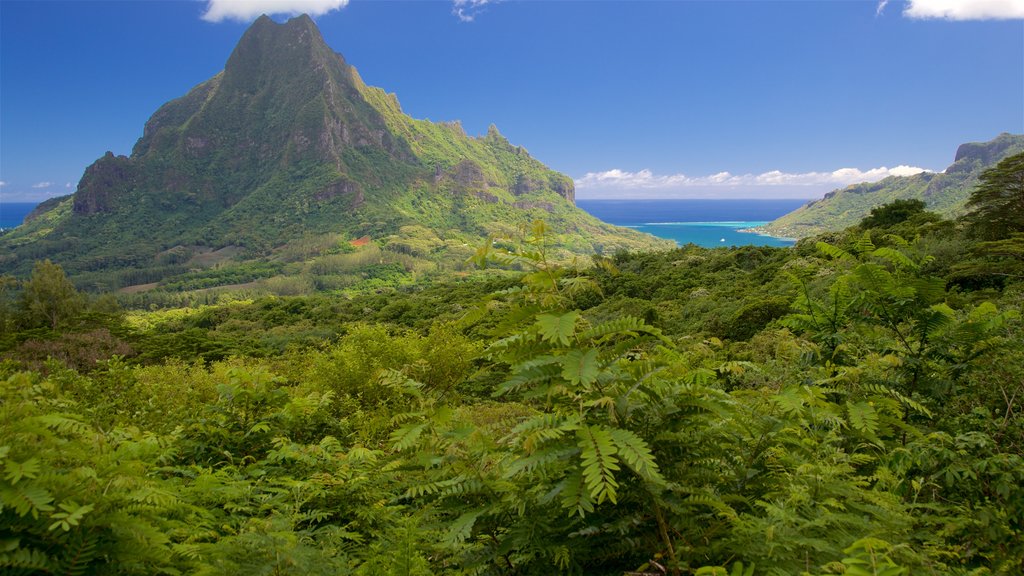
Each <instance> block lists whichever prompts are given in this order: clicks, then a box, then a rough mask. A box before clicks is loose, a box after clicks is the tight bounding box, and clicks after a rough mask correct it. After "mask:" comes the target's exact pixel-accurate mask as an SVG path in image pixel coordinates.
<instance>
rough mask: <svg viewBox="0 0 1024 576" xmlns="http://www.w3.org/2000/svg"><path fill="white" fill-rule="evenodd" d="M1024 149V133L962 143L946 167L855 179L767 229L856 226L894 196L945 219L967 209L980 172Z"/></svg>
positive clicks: (784, 233)
mask: <svg viewBox="0 0 1024 576" xmlns="http://www.w3.org/2000/svg"><path fill="white" fill-rule="evenodd" d="M1022 151H1024V135H1016V134H1006V133H1004V134H1000V135H999V136H998V137H996V138H994V139H993V140H990V141H988V142H970V143H967V144H962V145H961V146H960V147H959V148H958V149H957V151H956V158H955V159H954V161H953V163H952V164H951V165H950V166H949V167H948V168H946V169H945V170H943V171H942V172H937V173H936V172H923V173H921V174H915V175H913V176H890V177H889V178H885V179H884V180H880V181H878V182H874V183H864V184H854V185H851V186H847V187H846V188H842V189H840V190H835V191H833V192H829V193H828V194H826V195H825V197H824V198H822V199H820V200H814V201H812V202H808V203H807V204H806V205H804V206H801V207H800V208H798V209H796V210H794V211H793V212H790V213H789V214H786V215H784V216H781V217H779V218H777V219H775V220H773V221H772V222H770V223H769V224H768V225H767V226H764V227H763V229H762V230H763V231H764V232H766V233H768V234H771V235H773V236H781V237H789V238H804V237H807V236H813V235H815V234H820V233H822V232H828V231H836V230H842V229H843V228H846V227H848V226H853V225H854V224H856V223H857V222H859V221H860V220H861V219H862V218H864V217H865V216H867V215H868V213H869V212H870V211H871V209H872V208H874V207H876V206H881V205H883V204H888V203H890V202H893V201H895V200H921V201H923V202H924V203H925V205H926V206H927V208H928V210H930V211H932V212H936V213H938V214H940V215H942V216H945V217H946V218H954V217H957V216H960V215H962V214H963V213H964V212H965V204H966V202H967V198H968V196H969V195H970V191H971V189H973V188H974V186H975V185H976V184H977V182H978V177H979V176H980V175H981V173H982V172H983V171H984V170H986V169H988V168H991V167H992V166H995V165H996V164H997V163H998V162H999V161H1000V160H1002V159H1003V158H1006V157H1007V156H1011V155H1013V154H1016V153H1019V152H1022Z"/></svg>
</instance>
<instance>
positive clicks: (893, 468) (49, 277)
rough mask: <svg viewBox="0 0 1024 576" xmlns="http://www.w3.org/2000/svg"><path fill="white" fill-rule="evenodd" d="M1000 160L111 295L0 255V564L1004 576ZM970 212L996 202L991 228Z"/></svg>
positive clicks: (980, 212) (1010, 290) (1019, 229)
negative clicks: (853, 186)
mask: <svg viewBox="0 0 1024 576" xmlns="http://www.w3.org/2000/svg"><path fill="white" fill-rule="evenodd" d="M1022 162H1024V157H1022V156H1021V155H1018V156H1017V157H1014V158H1011V159H1008V160H1007V161H1004V162H1003V163H1001V164H1000V166H999V168H998V169H994V170H991V171H989V172H987V173H986V176H985V177H984V178H983V179H982V180H983V185H982V186H980V187H979V188H978V189H977V190H976V191H975V194H974V196H973V200H972V206H973V209H974V212H973V213H972V214H973V215H974V217H973V218H970V219H967V220H963V221H957V222H953V221H947V220H943V219H942V218H940V217H938V216H936V215H934V214H929V213H927V212H925V211H923V210H922V209H921V207H920V206H911V207H909V209H908V207H907V206H905V205H899V204H897V205H890V206H884V207H880V208H877V209H876V210H875V211H873V213H872V214H871V218H869V219H868V220H866V221H865V222H864V223H862V224H861V225H859V226H856V227H852V228H850V229H847V230H846V231H844V232H842V233H836V234H833V235H831V236H828V237H820V238H817V239H812V240H807V241H803V242H801V243H799V244H798V245H797V246H796V247H795V248H792V249H775V248H753V247H744V248H718V249H701V248H697V247H693V246H687V247H684V248H680V249H677V250H673V251H667V252H660V253H619V254H617V255H615V256H614V257H596V258H595V259H594V260H593V263H592V265H590V264H587V265H586V266H584V265H579V266H576V267H573V266H564V265H558V264H554V263H552V262H551V261H550V260H549V257H548V256H549V255H548V239H549V237H550V234H551V231H550V230H549V229H548V228H547V226H546V225H545V224H544V223H540V222H538V223H536V224H535V225H534V227H533V228H532V230H531V236H530V241H529V242H526V243H524V244H522V245H520V246H509V247H507V248H503V247H500V246H499V247H495V246H493V245H492V244H490V243H487V244H485V245H483V246H482V247H481V248H480V249H479V250H478V251H477V254H476V257H475V260H476V264H477V265H478V266H481V267H484V266H485V267H487V268H488V269H489V270H492V272H489V273H488V272H486V271H485V272H483V273H482V274H489V275H490V279H474V280H468V279H464V280H461V281H459V280H456V279H452V280H451V281H450V282H449V283H442V284H434V285H430V286H423V287H419V288H408V289H397V290H387V291H381V293H375V292H374V291H367V292H364V293H361V294H359V295H353V296H351V297H349V298H346V297H341V296H337V295H334V296H330V295H320V296H309V297H289V298H282V297H264V298H259V299H255V300H238V301H234V302H230V303H222V304H214V305H206V306H198V307H192V308H183V309H167V310H156V311H151V310H146V311H142V310H135V311H128V312H125V311H123V310H121V309H120V308H119V307H118V305H117V302H116V301H115V300H114V299H113V298H112V297H110V296H104V297H94V296H93V297H86V296H84V295H82V294H81V293H79V292H77V291H76V290H75V288H74V287H73V285H72V284H71V283H70V282H68V281H67V279H66V277H65V276H64V273H63V271H62V270H61V269H60V267H59V266H56V265H53V264H51V263H49V262H40V263H38V264H37V265H36V267H35V269H34V271H33V274H32V276H31V278H30V279H29V280H27V281H25V282H16V281H14V280H13V279H11V278H9V277H5V278H4V281H3V282H2V283H0V286H2V288H3V292H2V296H3V298H2V300H0V302H2V303H3V308H2V309H0V312H2V314H0V322H2V326H3V330H2V333H3V340H2V349H3V352H2V355H3V358H4V359H3V361H2V363H0V377H2V380H0V382H2V384H0V386H2V392H0V398H2V400H0V469H2V471H3V473H2V475H0V504H2V507H0V543H2V547H0V566H2V567H3V570H4V573H6V574H186V573H187V574H297V575H298V574H366V575H370V574H372V575H378V574H395V575H412V574H608V575H622V574H626V573H640V574H705V575H706V574H849V575H864V574H875V575H882V574H886V575H897V574H962V575H967V574H971V575H981V574H1007V575H1011V574H1020V573H1021V572H1022V570H1024V538H1022V530H1024V461H1022V451H1024V416H1022V413H1021V402H1022V401H1024V356H1022V352H1021V350H1024V325H1022V322H1021V316H1020V313H1021V308H1022V306H1024V254H1022V251H1021V246H1024V218H1022V216H1024V209H1022V205H1020V204H1019V203H1018V200H1017V198H1018V196H1019V194H1020V191H1021V187H1020V182H1021V181H1024V180H1022V179H1021V176H1022V175H1024V164H1022ZM986 211H994V212H995V213H998V214H1005V215H1007V217H1006V218H1003V219H1001V220H999V221H998V222H997V221H994V220H992V219H990V218H986V217H985V214H986Z"/></svg>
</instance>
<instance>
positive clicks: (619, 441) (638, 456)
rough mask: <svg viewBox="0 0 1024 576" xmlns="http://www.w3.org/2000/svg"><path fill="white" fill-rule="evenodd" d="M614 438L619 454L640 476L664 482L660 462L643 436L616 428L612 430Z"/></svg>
mask: <svg viewBox="0 0 1024 576" xmlns="http://www.w3.org/2000/svg"><path fill="white" fill-rule="evenodd" d="M611 436H612V440H614V441H615V447H616V448H617V449H618V453H619V456H620V457H621V458H622V460H624V461H625V462H626V465H627V466H629V467H630V469H631V470H633V471H634V472H636V473H637V475H638V476H640V477H641V478H643V479H644V480H647V481H648V482H653V483H656V484H663V483H664V482H665V479H664V478H662V477H661V473H660V472H658V464H657V462H655V461H654V454H652V453H651V448H650V447H649V446H648V445H647V442H645V441H644V439H643V438H641V437H639V436H637V435H636V434H634V433H633V432H632V431H630V430H623V429H621V428H615V429H613V430H612V431H611Z"/></svg>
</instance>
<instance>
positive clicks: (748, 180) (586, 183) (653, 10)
mask: <svg viewBox="0 0 1024 576" xmlns="http://www.w3.org/2000/svg"><path fill="white" fill-rule="evenodd" d="M295 7H299V9H302V10H306V11H316V12H320V14H319V15H317V16H315V19H316V21H317V23H318V25H319V26H320V28H321V31H322V32H323V35H324V38H325V40H326V41H327V43H328V44H329V45H330V46H331V47H332V48H334V49H335V50H336V51H338V52H340V53H342V54H344V55H345V57H346V59H347V60H348V61H349V62H350V63H351V64H353V65H355V66H356V67H357V68H358V69H359V71H360V73H361V74H362V76H363V78H364V79H365V80H366V81H367V82H368V83H369V84H372V85H376V86H380V87H382V88H384V89H386V90H388V91H389V92H395V93H396V94H397V95H398V97H399V99H400V101H401V103H402V106H403V108H404V109H405V111H406V112H407V113H409V114H411V115H412V116H414V117H417V118H430V119H432V120H456V119H457V120H461V121H462V124H463V126H464V127H465V128H466V130H467V131H468V132H469V133H470V134H482V133H484V132H485V131H486V129H487V126H488V125H489V124H490V123H494V124H496V125H497V126H498V127H499V129H500V130H501V131H502V133H504V134H505V135H506V136H507V137H508V138H509V139H510V140H511V141H512V142H513V143H515V144H519V145H522V146H524V147H526V148H527V149H528V150H530V152H531V153H532V154H533V155H534V156H535V157H537V158H539V159H540V160H541V161H543V162H545V163H546V164H548V165H549V166H551V167H552V168H554V169H556V170H559V171H562V172H565V173H566V174H569V175H570V176H572V177H573V178H574V179H576V181H577V186H578V189H579V190H578V194H579V196H580V197H592V198H593V197H671V196H677V197H679V196H681V197H766V198H767V197H813V196H820V195H821V194H823V193H824V192H827V191H828V190H831V189H833V188H836V187H840V186H842V185H845V184H847V183H852V182H855V181H862V180H871V179H878V178H881V177H884V176H885V175H889V174H909V173H913V172H914V171H916V170H919V169H922V168H924V169H930V170H941V169H943V168H945V167H946V166H947V165H948V164H949V163H950V162H951V161H952V158H953V154H954V153H955V151H956V147H957V145H959V144H960V143H962V142H967V141H980V140H988V139H990V138H992V137H994V136H996V135H997V134H998V133H1000V132H1013V133H1022V132H1024V0H988V1H987V2H972V1H971V0H916V1H915V2H913V3H906V2H897V1H895V0H893V1H890V2H882V3H879V2H875V1H870V0H864V1H824V0H822V1H787V2H772V1H749V2H740V1H717V2H711V1H674V2H673V1H662V2H616V1H604V2H590V1H560V2H551V1H533V2H531V1H518V2H517V1H504V2H497V1H494V0H453V1H442V0H437V1H420V2H397V1H374V0H351V1H350V2H346V1H345V0H234V1H231V0H229V1H227V2H224V1H223V0H215V1H214V2H213V3H210V2H207V1H199V0H196V1H187V0H179V1H174V2H162V1H111V2H94V1H90V0H82V1H70V2H59V1H48V0H34V1H31V2H29V1H17V0H0V182H3V185H2V187H0V200H2V201H4V202H17V201H36V200H40V199H43V198H47V197H50V196H55V195H61V194H67V193H70V192H72V191H74V187H75V186H76V184H77V182H78V179H79V178H80V177H81V175H82V172H83V171H84V169H85V167H86V166H88V165H89V164H90V163H92V162H93V161H94V160H96V159H97V158H99V157H100V156H101V155H103V153H104V152H105V151H107V150H111V151H113V152H114V153H117V154H129V153H130V152H131V147H132V145H133V144H134V142H135V140H136V139H137V138H138V137H139V136H141V134H142V127H143V125H144V123H145V121H146V119H147V118H148V117H149V115H150V114H152V113H153V112H154V111H155V110H156V109H157V108H158V107H159V106H160V105H161V104H163V103H164V102H166V101H167V100H170V99H172V98H176V97H178V96H181V95H183V94H185V93H186V92H187V91H188V90H189V89H190V88H191V87H192V86H194V85H196V84H198V83H200V82H202V81H203V80H206V79H207V78H209V77H211V76H213V75H214V74H216V73H217V72H218V71H220V70H221V69H222V67H223V65H224V62H225V61H226V60H227V57H228V55H229V54H230V52H231V49H232V48H233V46H234V44H235V43H236V42H237V41H238V39H239V38H240V37H241V35H242V33H243V32H244V30H245V28H246V27H247V25H248V23H249V22H250V21H251V19H253V18H254V16H253V15H254V14H257V13H258V12H259V11H261V10H268V11H274V10H278V11H280V12H279V13H278V14H277V15H275V18H276V19H278V20H281V19H283V18H285V17H286V14H285V12H288V11H291V10H292V9H293V8H295Z"/></svg>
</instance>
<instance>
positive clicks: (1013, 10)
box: [903, 0, 1024, 20]
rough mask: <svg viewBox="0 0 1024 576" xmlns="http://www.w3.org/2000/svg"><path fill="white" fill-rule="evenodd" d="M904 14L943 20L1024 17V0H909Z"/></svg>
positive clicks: (909, 16)
mask: <svg viewBox="0 0 1024 576" xmlns="http://www.w3.org/2000/svg"><path fill="white" fill-rule="evenodd" d="M903 15H904V16H906V17H908V18H920V19H943V20H1015V19H1019V18H1021V19H1024V0H909V2H908V4H907V7H906V9H904V10H903Z"/></svg>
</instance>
